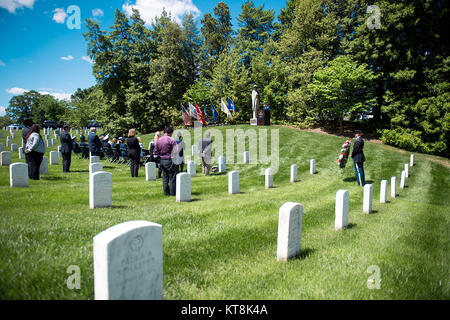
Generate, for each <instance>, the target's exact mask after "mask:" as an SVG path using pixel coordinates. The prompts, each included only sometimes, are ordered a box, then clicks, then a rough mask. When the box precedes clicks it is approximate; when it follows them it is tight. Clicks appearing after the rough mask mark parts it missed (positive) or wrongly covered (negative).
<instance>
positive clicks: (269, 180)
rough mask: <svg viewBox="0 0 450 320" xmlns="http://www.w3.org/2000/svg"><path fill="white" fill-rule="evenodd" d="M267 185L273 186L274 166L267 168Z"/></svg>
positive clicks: (268, 186) (268, 187) (267, 186)
mask: <svg viewBox="0 0 450 320" xmlns="http://www.w3.org/2000/svg"><path fill="white" fill-rule="evenodd" d="M265 187H266V189H270V188H273V170H272V168H267V169H266V171H265Z"/></svg>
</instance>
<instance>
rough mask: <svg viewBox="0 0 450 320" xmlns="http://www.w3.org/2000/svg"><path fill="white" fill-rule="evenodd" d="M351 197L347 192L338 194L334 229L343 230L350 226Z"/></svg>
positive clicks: (341, 191)
mask: <svg viewBox="0 0 450 320" xmlns="http://www.w3.org/2000/svg"><path fill="white" fill-rule="evenodd" d="M349 195H350V193H349V192H348V191H347V190H339V191H338V192H336V207H335V220H334V229H335V230H341V229H344V228H346V227H347V226H348V207H349Z"/></svg>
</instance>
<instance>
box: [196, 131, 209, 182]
mask: <svg viewBox="0 0 450 320" xmlns="http://www.w3.org/2000/svg"><path fill="white" fill-rule="evenodd" d="M198 148H199V150H200V156H201V158H202V173H203V174H204V175H205V176H207V175H209V171H210V170H211V160H212V159H211V158H212V140H211V133H210V132H209V131H206V132H205V137H204V138H203V139H202V140H201V141H200V142H199V144H198Z"/></svg>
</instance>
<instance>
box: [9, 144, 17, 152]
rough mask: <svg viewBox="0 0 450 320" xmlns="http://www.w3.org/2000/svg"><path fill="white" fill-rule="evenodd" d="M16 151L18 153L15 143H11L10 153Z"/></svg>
mask: <svg viewBox="0 0 450 320" xmlns="http://www.w3.org/2000/svg"><path fill="white" fill-rule="evenodd" d="M17 151H19V148H18V146H17V143H12V144H11V152H17Z"/></svg>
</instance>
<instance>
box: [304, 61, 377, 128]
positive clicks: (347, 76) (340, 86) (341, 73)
mask: <svg viewBox="0 0 450 320" xmlns="http://www.w3.org/2000/svg"><path fill="white" fill-rule="evenodd" d="M375 78H376V76H375V75H374V73H373V72H372V71H371V70H369V69H368V68H367V65H364V64H357V63H355V62H354V61H353V60H352V59H351V58H350V57H349V56H339V57H337V58H336V59H334V60H332V61H330V62H329V64H328V65H327V66H326V67H323V68H320V69H318V70H317V71H316V72H314V81H313V82H312V83H311V84H309V85H308V90H309V91H310V92H311V95H312V101H313V102H314V104H315V105H316V106H317V109H318V111H319V112H320V113H322V114H324V115H326V116H327V117H329V118H333V119H334V120H335V122H336V123H337V124H338V125H339V134H340V135H342V133H343V122H344V118H345V117H346V116H348V115H350V114H355V113H361V112H363V111H370V108H371V105H373V103H374V102H375V99H374V98H373V92H372V83H373V81H374V79H375Z"/></svg>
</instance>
